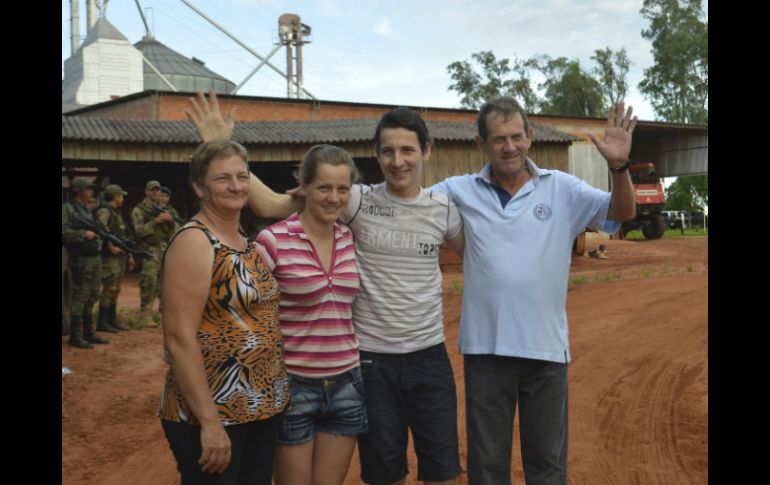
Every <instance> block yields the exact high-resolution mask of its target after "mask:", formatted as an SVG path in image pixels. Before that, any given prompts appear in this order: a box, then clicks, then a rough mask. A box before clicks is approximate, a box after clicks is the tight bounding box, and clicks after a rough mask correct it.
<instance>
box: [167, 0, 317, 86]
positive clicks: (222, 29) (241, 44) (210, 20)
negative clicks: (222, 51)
mask: <svg viewBox="0 0 770 485" xmlns="http://www.w3.org/2000/svg"><path fill="white" fill-rule="evenodd" d="M181 1H182V2H183V3H184V4H185V5H187V6H188V7H190V8H191V9H193V10H194V11H195V12H196V13H197V14H198V15H200V16H201V17H203V18H204V19H206V20H207V21H208V22H209V23H211V25H213V26H214V27H216V28H218V29H219V30H221V31H222V33H224V34H225V35H227V36H228V37H230V38H231V39H233V40H234V41H235V42H236V43H238V45H240V46H241V47H243V48H244V49H246V50H247V51H249V52H250V53H252V54H253V55H254V56H255V57H257V58H258V59H259V60H261V61H263V62H264V63H265V64H267V65H268V66H269V67H270V68H271V69H272V70H274V71H275V72H277V73H278V74H280V75H281V76H283V77H287V76H286V74H285V73H284V72H283V71H281V70H280V69H279V68H278V67H276V66H275V65H273V64H272V63H271V62H269V61H268V60H267V59H265V58H264V57H262V56H260V55H259V54H258V53H257V52H256V51H255V50H254V49H252V48H251V47H249V46H247V45H246V44H244V43H243V42H242V41H241V40H240V39H238V38H237V37H235V35H233V34H231V33H230V32H228V31H227V30H225V28H224V27H222V26H221V25H219V24H218V23H216V21H214V20H213V19H211V18H209V17H208V16H207V15H206V14H205V13H203V12H202V11H200V10H199V9H198V8H197V7H196V6H195V5H193V4H192V3H190V2H189V1H188V0H181ZM287 79H289V78H287ZM302 90H303V91H304V92H305V94H307V95H308V96H310V97H311V98H313V99H316V97H315V96H313V95H312V94H310V93H309V92H308V91H307V90H306V89H304V88H303V89H302Z"/></svg>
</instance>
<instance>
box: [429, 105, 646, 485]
mask: <svg viewBox="0 0 770 485" xmlns="http://www.w3.org/2000/svg"><path fill="white" fill-rule="evenodd" d="M631 114H632V108H631V107H629V108H628V111H627V112H624V105H623V103H619V104H618V105H617V106H612V107H611V108H610V110H609V115H608V117H607V129H606V131H605V136H604V139H603V140H600V139H598V138H597V137H595V136H593V135H589V136H590V137H591V140H592V141H593V142H594V144H595V145H596V147H597V148H598V150H599V152H600V153H601V154H602V155H603V156H604V158H605V159H606V160H607V164H608V167H609V170H610V171H611V172H612V192H611V193H608V192H604V191H601V190H598V189H595V188H593V187H591V186H589V185H588V184H586V183H585V182H583V181H582V180H580V179H578V178H577V177H574V176H572V175H569V174H566V173H564V172H560V171H557V170H544V169H540V168H538V167H537V165H535V162H533V161H532V160H531V159H529V158H528V157H527V154H528V150H529V147H530V145H531V143H532V139H533V130H532V128H531V127H530V126H529V124H528V122H527V117H526V113H525V112H524V110H523V109H522V108H521V107H520V106H519V105H518V103H517V102H516V101H515V100H514V99H513V98H510V97H499V98H494V99H492V100H490V101H488V102H487V103H485V104H484V105H483V106H482V107H481V109H480V110H479V114H478V120H477V125H478V131H479V134H478V136H477V137H476V143H477V144H478V146H479V148H481V150H482V152H483V153H484V154H485V156H486V158H487V160H488V162H489V163H488V164H487V165H486V166H485V167H484V168H483V169H482V170H481V172H480V173H477V174H470V175H463V176H459V177H450V178H448V179H446V180H445V181H443V182H440V183H438V184H436V185H434V186H433V187H432V188H433V189H435V190H439V191H442V192H445V193H447V194H448V195H449V197H450V199H451V200H452V201H453V202H454V203H455V204H456V205H457V207H458V209H459V212H460V214H461V215H462V217H463V222H464V227H465V230H464V232H465V254H464V271H465V291H464V294H463V307H462V316H461V323H460V337H459V347H460V352H461V353H463V354H464V363H465V398H466V419H467V426H466V427H467V432H468V467H467V468H468V483H469V484H470V485H475V484H494V485H501V484H507V483H510V482H511V463H510V462H511V450H512V434H513V421H514V415H515V410H516V405H517V403H518V405H519V409H520V416H519V423H520V429H521V449H522V460H523V464H524V473H525V477H526V481H527V485H533V484H542V485H544V484H549V485H550V484H562V485H564V484H566V483H567V433H568V430H567V409H568V405H567V364H568V363H569V361H570V353H569V340H568V329H567V312H566V299H567V280H568V275H569V266H570V257H571V248H572V242H573V240H574V239H575V237H577V235H578V234H579V233H580V232H581V231H582V230H583V229H584V228H585V227H593V228H596V229H602V230H604V231H606V232H610V233H613V232H615V231H617V229H618V227H619V221H623V220H628V219H633V217H634V215H635V213H636V207H635V202H634V194H633V187H632V185H631V180H630V177H629V176H628V172H627V168H628V165H629V162H628V155H629V153H630V151H631V136H632V133H633V131H634V128H635V127H636V122H637V120H636V117H634V118H633V119H632V118H631Z"/></svg>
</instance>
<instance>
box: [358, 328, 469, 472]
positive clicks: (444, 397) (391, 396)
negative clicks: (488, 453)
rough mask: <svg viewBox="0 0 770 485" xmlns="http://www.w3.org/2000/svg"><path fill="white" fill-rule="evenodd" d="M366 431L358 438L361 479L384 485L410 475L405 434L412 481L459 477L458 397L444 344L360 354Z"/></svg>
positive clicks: (362, 352)
mask: <svg viewBox="0 0 770 485" xmlns="http://www.w3.org/2000/svg"><path fill="white" fill-rule="evenodd" d="M361 371H362V373H363V376H364V383H365V384H366V391H367V392H366V404H367V406H366V412H367V416H368V417H369V432H368V433H365V434H362V435H361V436H359V437H358V451H359V455H360V457H361V478H362V480H363V481H364V482H366V483H368V484H371V485H385V484H390V483H393V482H395V481H397V480H400V479H402V478H403V477H405V476H406V475H407V473H409V469H408V464H407V445H408V440H409V430H410V429H411V431H412V436H413V438H414V450H415V453H416V454H417V479H418V480H421V481H426V480H427V481H443V480H450V479H452V478H454V477H456V476H458V475H459V474H460V471H461V468H460V454H459V449H458V444H457V393H456V390H455V381H454V373H453V372H452V365H451V363H450V362H449V356H448V355H447V352H446V348H445V347H444V343H443V342H442V343H440V344H438V345H434V346H432V347H428V348H427V349H423V350H419V351H417V352H410V353H407V354H381V353H374V352H364V351H361Z"/></svg>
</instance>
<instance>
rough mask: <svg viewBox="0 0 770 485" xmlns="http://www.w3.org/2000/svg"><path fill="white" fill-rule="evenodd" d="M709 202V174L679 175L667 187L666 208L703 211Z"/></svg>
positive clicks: (691, 211)
mask: <svg viewBox="0 0 770 485" xmlns="http://www.w3.org/2000/svg"><path fill="white" fill-rule="evenodd" d="M708 204H709V176H708V175H687V176H683V177H677V179H676V180H675V181H674V183H673V184H671V185H670V186H669V187H668V188H667V189H666V210H688V211H690V213H693V212H695V211H702V210H703V207H704V206H708Z"/></svg>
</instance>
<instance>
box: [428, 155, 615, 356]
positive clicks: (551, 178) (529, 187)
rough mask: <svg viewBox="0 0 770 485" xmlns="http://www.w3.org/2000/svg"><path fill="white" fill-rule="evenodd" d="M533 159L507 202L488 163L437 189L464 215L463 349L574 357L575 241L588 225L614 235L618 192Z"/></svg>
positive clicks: (437, 186) (504, 354) (505, 354)
mask: <svg viewBox="0 0 770 485" xmlns="http://www.w3.org/2000/svg"><path fill="white" fill-rule="evenodd" d="M527 164H528V166H529V167H530V171H531V172H532V179H531V180H530V181H529V182H527V183H526V184H525V185H524V186H523V187H522V188H521V189H519V191H518V192H517V193H516V195H515V196H514V197H513V198H512V199H511V200H510V201H508V203H507V204H506V205H505V208H503V207H502V204H501V203H500V199H499V198H498V195H497V193H496V192H495V189H494V188H493V187H492V186H491V185H490V184H491V179H490V168H489V164H487V165H486V166H485V167H484V168H483V169H482V170H481V172H479V173H477V174H468V175H461V176H457V177H450V178H448V179H446V180H444V181H443V182H439V183H438V184H436V185H434V186H433V187H431V190H438V191H441V192H445V193H446V194H447V195H449V198H450V199H451V200H452V202H454V203H455V204H456V205H457V208H458V210H459V211H460V214H461V215H462V217H463V224H464V232H465V253H464V273H465V280H464V285H463V286H464V289H463V307H462V315H461V319H460V337H459V342H458V343H459V347H460V352H461V353H463V354H495V355H503V356H511V357H522V358H527V359H538V360H547V361H552V362H562V363H567V362H569V361H570V353H569V339H568V336H569V331H568V329H567V310H566V302H567V280H568V277H569V266H570V258H571V253H572V243H573V241H574V240H575V237H577V235H578V234H580V232H581V231H582V230H583V229H585V228H586V227H592V228H595V229H601V230H604V231H606V232H609V233H614V232H615V231H617V230H618V228H619V227H620V224H619V223H618V222H615V221H608V220H607V211H608V209H609V204H610V197H611V194H610V193H608V192H604V191H601V190H598V189H595V188H593V187H591V186H590V185H588V184H587V183H585V182H584V181H582V180H580V179H579V178H577V177H575V176H572V175H569V174H566V173H564V172H560V171H558V170H544V169H539V168H538V167H537V166H536V165H535V163H534V162H533V161H532V160H531V159H527Z"/></svg>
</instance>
